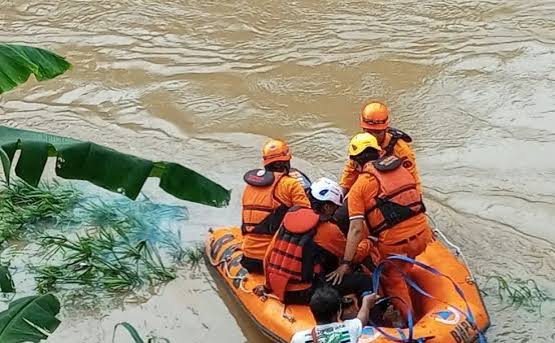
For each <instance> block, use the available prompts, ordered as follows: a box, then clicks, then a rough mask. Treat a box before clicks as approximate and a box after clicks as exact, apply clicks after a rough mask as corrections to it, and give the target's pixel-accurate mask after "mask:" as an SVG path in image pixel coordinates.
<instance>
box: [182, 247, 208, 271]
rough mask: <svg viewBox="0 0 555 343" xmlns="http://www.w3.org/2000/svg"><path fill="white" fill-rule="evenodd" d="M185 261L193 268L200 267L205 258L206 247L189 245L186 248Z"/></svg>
mask: <svg viewBox="0 0 555 343" xmlns="http://www.w3.org/2000/svg"><path fill="white" fill-rule="evenodd" d="M184 253H185V259H184V260H185V262H186V263H188V264H189V265H190V266H191V268H192V269H193V270H194V269H198V268H200V264H201V263H202V260H203V258H204V248H203V247H202V246H200V245H196V246H194V247H189V248H186V249H185V250H184Z"/></svg>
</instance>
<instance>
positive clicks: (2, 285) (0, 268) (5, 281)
mask: <svg viewBox="0 0 555 343" xmlns="http://www.w3.org/2000/svg"><path fill="white" fill-rule="evenodd" d="M0 291H1V292H2V293H14V292H15V285H14V284H13V280H12V274H11V273H10V270H9V269H8V266H4V265H0Z"/></svg>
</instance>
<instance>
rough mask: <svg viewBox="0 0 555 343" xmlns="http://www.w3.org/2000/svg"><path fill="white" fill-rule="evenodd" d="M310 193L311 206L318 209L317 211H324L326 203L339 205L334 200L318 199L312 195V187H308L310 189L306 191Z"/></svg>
mask: <svg viewBox="0 0 555 343" xmlns="http://www.w3.org/2000/svg"><path fill="white" fill-rule="evenodd" d="M306 193H307V195H308V200H309V201H310V207H311V208H312V209H313V210H314V211H316V212H317V213H322V211H323V209H324V206H325V205H326V204H331V205H334V206H337V205H336V204H335V203H334V202H333V201H330V200H326V201H322V200H318V199H316V198H315V197H314V195H312V192H311V191H310V188H309V189H308V191H307V192H306Z"/></svg>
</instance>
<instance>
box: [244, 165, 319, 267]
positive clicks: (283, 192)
mask: <svg viewBox="0 0 555 343" xmlns="http://www.w3.org/2000/svg"><path fill="white" fill-rule="evenodd" d="M275 174H276V181H275V183H274V184H272V185H271V186H268V187H254V186H251V185H247V186H246V188H245V191H244V192H243V216H242V217H243V218H242V221H243V224H244V225H245V224H249V225H245V226H252V225H254V224H258V223H260V222H261V221H262V220H263V219H265V217H267V216H268V214H269V212H270V211H271V210H276V209H277V208H278V207H284V208H283V210H282V214H285V212H286V210H287V208H291V207H293V206H301V207H308V208H310V201H309V200H308V197H307V195H306V193H305V191H304V189H303V187H302V186H301V184H300V183H299V181H298V180H297V179H296V178H293V177H291V176H289V175H281V174H279V173H275ZM249 187H250V188H249ZM280 221H281V220H277V221H276V222H275V225H274V226H275V229H277V226H279V222H280ZM273 234H274V232H256V230H254V231H252V232H248V230H244V232H243V236H244V238H243V247H242V249H243V253H244V254H245V256H246V257H248V258H251V259H255V260H260V261H261V262H262V260H263V258H264V255H265V254H266V250H267V248H268V245H269V244H270V241H271V240H272V237H273Z"/></svg>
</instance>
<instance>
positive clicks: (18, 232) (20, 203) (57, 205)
mask: <svg viewBox="0 0 555 343" xmlns="http://www.w3.org/2000/svg"><path fill="white" fill-rule="evenodd" d="M80 196H81V193H80V192H79V191H77V190H76V189H74V188H72V187H70V186H67V185H61V184H59V183H57V182H55V183H52V184H46V183H42V184H40V185H39V186H38V187H33V186H31V185H29V184H27V183H25V182H24V181H21V180H17V181H15V182H12V183H11V184H10V185H6V184H5V183H4V188H3V189H2V190H0V244H1V243H3V242H5V241H8V240H17V239H21V237H22V235H23V234H25V233H26V232H27V231H28V230H31V229H34V228H36V226H35V225H34V224H36V223H38V222H42V223H43V224H48V223H49V224H56V222H57V221H58V220H59V219H60V218H61V217H63V216H64V214H67V213H68V211H69V210H70V209H72V208H73V207H74V206H75V205H76V204H77V202H78V200H79V198H80Z"/></svg>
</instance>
